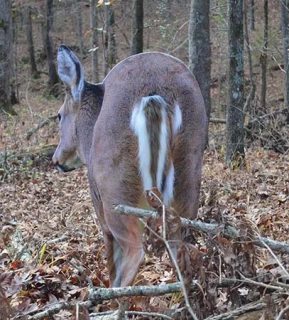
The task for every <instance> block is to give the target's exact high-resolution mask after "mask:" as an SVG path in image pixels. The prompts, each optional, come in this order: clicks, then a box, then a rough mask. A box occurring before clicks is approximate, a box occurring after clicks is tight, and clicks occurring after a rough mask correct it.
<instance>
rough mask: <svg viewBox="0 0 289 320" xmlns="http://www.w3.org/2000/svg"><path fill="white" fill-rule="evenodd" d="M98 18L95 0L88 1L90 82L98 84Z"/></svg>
mask: <svg viewBox="0 0 289 320" xmlns="http://www.w3.org/2000/svg"><path fill="white" fill-rule="evenodd" d="M97 25H98V18H97V8H96V0H90V29H91V37H90V42H91V43H90V45H91V48H90V52H91V57H92V60H91V61H92V82H94V83H98V82H99V71H98V31H97Z"/></svg>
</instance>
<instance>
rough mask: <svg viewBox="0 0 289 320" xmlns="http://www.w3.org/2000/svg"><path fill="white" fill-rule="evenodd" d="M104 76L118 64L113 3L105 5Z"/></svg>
mask: <svg viewBox="0 0 289 320" xmlns="http://www.w3.org/2000/svg"><path fill="white" fill-rule="evenodd" d="M104 14H105V34H104V76H106V75H107V73H108V71H109V70H110V69H111V68H112V67H113V66H114V65H115V64H116V40H115V31H114V9H113V6H112V5H111V4H105V5H104Z"/></svg>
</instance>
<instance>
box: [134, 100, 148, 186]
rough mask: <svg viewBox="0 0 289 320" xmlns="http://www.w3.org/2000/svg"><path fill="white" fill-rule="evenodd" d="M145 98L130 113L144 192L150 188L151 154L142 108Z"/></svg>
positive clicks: (144, 104)
mask: <svg viewBox="0 0 289 320" xmlns="http://www.w3.org/2000/svg"><path fill="white" fill-rule="evenodd" d="M146 101H147V100H145V98H143V99H142V100H141V102H140V104H139V105H136V106H135V108H134V109H133V112H132V117H131V122H130V126H131V129H132V130H133V131H134V133H135V134H136V136H137V137H138V157H139V170H140V173H141V176H142V180H143V187H144V189H145V190H147V189H151V188H152V183H153V182H152V177H151V170H150V166H151V153H150V144H149V136H148V132H147V125H146V116H145V114H144V112H143V108H144V107H145V106H146Z"/></svg>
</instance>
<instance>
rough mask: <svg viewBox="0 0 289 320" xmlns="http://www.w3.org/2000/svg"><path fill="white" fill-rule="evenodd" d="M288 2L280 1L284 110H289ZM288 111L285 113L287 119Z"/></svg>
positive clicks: (286, 0)
mask: <svg viewBox="0 0 289 320" xmlns="http://www.w3.org/2000/svg"><path fill="white" fill-rule="evenodd" d="M288 5H289V1H288V0H282V1H281V26H282V39H283V59H284V70H285V75H284V82H285V84H284V108H285V109H289V70H288V67H289V66H288V53H289V51H288V50H289V31H288V22H289V21H288ZM288 115H289V110H288V112H287V118H288Z"/></svg>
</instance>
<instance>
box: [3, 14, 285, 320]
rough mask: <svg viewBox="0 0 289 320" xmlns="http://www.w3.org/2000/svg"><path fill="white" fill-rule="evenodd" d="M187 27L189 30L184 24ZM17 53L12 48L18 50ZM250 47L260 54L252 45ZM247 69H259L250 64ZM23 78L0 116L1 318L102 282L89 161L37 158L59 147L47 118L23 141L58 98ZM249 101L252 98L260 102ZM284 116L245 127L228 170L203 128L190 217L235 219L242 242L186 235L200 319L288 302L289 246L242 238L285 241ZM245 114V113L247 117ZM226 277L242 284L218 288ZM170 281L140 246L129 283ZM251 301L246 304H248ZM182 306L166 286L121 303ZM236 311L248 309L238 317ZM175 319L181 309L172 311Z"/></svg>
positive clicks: (221, 141)
mask: <svg viewBox="0 0 289 320" xmlns="http://www.w3.org/2000/svg"><path fill="white" fill-rule="evenodd" d="M273 9H274V8H272V10H273ZM274 10H275V9H274ZM182 16H184V14H183V13H182ZM124 20H126V19H124ZM213 22H214V20H213ZM61 23H62V22H61ZM215 23H216V22H215ZM276 24H277V23H276ZM278 25H279V20H278ZM129 27H130V26H129ZM183 31H184V30H183ZM65 32H66V33H67V34H68V31H65ZM184 33H185V36H187V35H186V34H187V31H186V30H185V31H184ZM223 36H224V35H223ZM71 37H74V36H73V34H71ZM226 37H227V35H226ZM226 37H224V38H225V39H227V38H226ZM176 38H177V37H176ZM212 38H213V37H212ZM215 38H216V39H218V41H217V42H216V43H215V47H214V48H213V50H212V52H213V54H215V55H217V54H219V51H220V50H221V49H222V51H221V54H220V56H221V57H222V61H221V63H215V64H214V65H213V71H212V74H213V79H217V80H219V83H218V84H217V86H214V87H213V88H212V90H211V93H212V101H213V110H212V111H213V113H212V116H213V117H217V118H222V117H224V109H225V102H224V101H225V96H226V84H225V83H224V82H222V81H221V79H223V78H224V79H225V74H223V72H225V71H224V70H226V68H225V65H224V64H225V62H226V59H224V56H225V54H227V53H226V48H225V46H224V47H222V48H221V45H222V46H223V42H224V43H225V41H227V40H222V39H220V38H219V37H215ZM275 38H276V39H277V37H275ZM275 38H274V39H275ZM159 39H160V41H161V42H162V41H163V39H162V38H161V37H159ZM22 41H23V40H22ZM276 41H277V40H276ZM24 42H25V41H23V43H24ZM22 49H23V48H19V50H18V51H19V52H20V53H21V52H22V51H23V52H25V50H24V49H23V50H22ZM182 50H183V51H184V52H185V53H184V54H183V56H181V57H180V58H181V59H183V57H186V58H187V50H185V49H184V48H183V49H182ZM254 52H255V55H256V56H258V55H259V51H258V50H255V51H253V53H254ZM122 54H123V55H124V52H123V53H122ZM214 59H215V60H216V56H215V57H213V59H212V61H214ZM88 60H89V59H87V60H86V62H85V63H86V64H87V65H88V64H89V61H88ZM268 60H269V59H268ZM216 61H217V62H218V61H219V62H220V60H216ZM185 62H187V61H185ZM270 63H271V64H273V62H272V61H271V62H270ZM24 68H26V69H28V66H27V65H25V66H24ZM254 68H255V70H254V72H255V74H257V73H258V72H259V71H260V70H259V66H255V67H254ZM86 69H87V68H86ZM20 73H21V72H20ZM218 73H219V74H218ZM27 74H28V70H25V71H24V72H23V73H22V75H21V79H19V81H20V83H21V84H22V85H21V87H20V88H19V99H20V103H19V104H17V105H15V106H14V107H15V110H16V112H17V113H18V116H15V117H10V116H7V115H0V319H1V320H2V319H8V313H10V316H11V317H10V318H12V317H13V316H14V317H15V319H17V316H18V319H25V316H24V314H27V313H29V312H30V313H31V314H33V312H34V313H35V312H37V311H40V310H44V309H47V308H48V307H53V306H54V305H55V304H56V303H58V302H62V301H66V302H69V303H71V304H77V303H78V302H82V301H86V300H87V297H88V288H89V285H90V284H92V285H93V286H95V287H107V286H108V272H107V267H106V259H105V250H104V243H103V239H102V234H101V230H100V228H99V224H98V221H97V219H96V217H95V214H94V210H93V207H92V203H91V199H90V195H89V190H88V180H87V172H86V168H85V167H82V168H80V169H78V170H75V171H72V172H69V173H65V174H64V173H60V172H58V171H57V170H56V169H55V167H54V166H53V165H52V163H51V155H50V156H48V157H45V156H42V155H41V152H42V151H43V150H44V149H45V147H46V146H55V145H57V143H58V123H57V121H56V120H51V122H50V123H49V124H48V125H46V126H44V127H43V128H41V129H40V130H38V131H37V132H36V133H35V134H33V135H32V136H31V137H30V139H27V135H28V133H29V132H30V130H31V129H32V128H36V127H37V125H38V124H39V123H41V122H42V121H43V120H45V119H47V118H48V117H51V116H54V115H56V114H57V111H58V109H59V108H60V106H61V104H62V101H63V99H62V98H63V97H59V98H58V99H56V98H53V97H51V96H48V95H47V92H45V91H46V90H45V88H46V81H47V78H46V76H45V75H43V74H42V75H41V78H40V79H37V80H33V79H30V77H28V76H27ZM246 77H247V78H248V74H246ZM217 80H216V81H217ZM267 80H268V82H267V89H268V91H267V105H268V106H269V107H268V110H267V113H270V112H272V111H275V110H278V109H282V107H283V102H282V101H281V100H282V98H283V94H280V92H281V90H280V88H283V74H282V73H281V72H280V71H276V70H275V69H274V70H273V69H272V68H270V66H268V79H267ZM258 81H259V79H258V78H257V79H256V83H258ZM247 89H248V88H247ZM256 96H257V95H256ZM257 99H258V97H257V98H256V99H255V101H253V103H252V105H254V106H258V105H259V104H260V103H259V101H257ZM256 113H258V112H256ZM281 118H282V116H280V114H278V115H276V116H274V117H273V118H270V121H268V122H266V123H265V124H264V123H263V122H262V125H261V126H260V127H257V128H254V130H251V131H250V129H248V131H247V138H246V146H247V148H246V166H245V167H244V168H243V169H235V170H233V169H232V168H230V167H228V166H227V165H226V164H225V161H224V158H225V125H223V124H215V123H211V124H210V133H209V136H210V137H209V146H208V148H207V150H206V151H205V154H204V167H203V180H202V186H201V197H200V209H199V217H198V219H199V220H200V221H205V222H217V223H223V224H225V225H232V226H234V227H235V228H236V229H237V230H239V231H240V233H241V234H243V235H245V238H246V239H247V240H244V239H243V238H242V239H235V240H228V239H226V238H225V237H224V236H223V234H222V232H221V230H220V232H219V233H218V234H217V235H215V236H210V235H208V234H205V233H201V232H195V233H193V238H194V242H193V243H194V247H195V248H196V249H197V251H198V254H201V255H202V261H200V260H198V261H197V258H196V257H195V259H196V260H195V262H196V263H195V265H196V266H195V268H194V269H193V275H192V276H193V278H194V279H197V280H198V281H199V284H200V285H199V287H198V288H197V289H194V290H192V292H189V300H190V302H191V306H192V308H193V310H194V311H195V313H196V314H197V317H198V318H199V319H205V318H207V319H210V318H209V317H211V316H213V315H218V314H224V313H226V312H229V313H232V312H233V310H235V309H237V310H239V309H240V308H241V307H242V306H243V307H244V308H245V309H244V310H243V311H240V312H239V313H237V314H236V315H235V316H234V317H233V316H232V315H231V317H230V316H227V317H225V316H223V317H220V318H219V319H232V318H235V319H239V320H241V319H243V320H244V319H250V320H255V319H256V320H257V319H276V317H277V315H278V314H279V313H280V312H281V310H284V308H286V306H288V305H289V301H288V299H287V297H288V284H287V283H288V278H289V275H288V272H287V270H288V265H289V259H288V253H282V252H280V251H272V250H270V249H268V248H267V249H261V248H260V247H257V246H253V245H252V243H251V242H250V240H251V239H252V238H258V237H259V236H262V237H267V238H270V239H274V240H276V241H280V242H285V243H289V171H288V168H289V155H288V152H289V148H288V146H289V145H288V141H289V134H288V132H289V130H288V129H289V128H288V124H287V123H286V121H284V119H281ZM249 120H251V119H249V118H248V117H246V125H247V124H248V122H249ZM262 126H263V127H262ZM39 152H40V153H39ZM191 259H194V258H192V257H191ZM193 261H194V260H193ZM232 278H233V279H238V280H239V282H236V283H233V284H232V283H231V284H230V283H229V284H227V285H224V286H222V285H221V284H222V283H223V282H224V281H225V280H229V279H232ZM175 281H176V276H175V272H174V271H173V269H172V267H171V263H170V261H169V259H168V256H167V255H166V254H164V255H163V256H161V257H157V256H155V255H154V254H151V253H150V254H149V253H148V254H146V257H145V261H144V263H143V265H142V267H141V269H140V271H139V273H138V275H137V277H136V280H135V283H134V284H135V285H145V284H146V285H156V284H167V283H172V282H175ZM241 281H243V282H242V283H241ZM252 303H255V304H254V305H253V307H251V309H246V305H251V304H252ZM184 305H185V303H184V297H183V295H182V294H179V293H175V294H167V295H164V296H157V297H148V298H144V297H142V298H140V297H135V298H132V299H131V301H130V306H129V310H131V311H133V310H135V311H147V312H158V313H161V314H163V315H164V314H167V315H171V314H172V312H173V311H175V310H180V309H181V308H182V307H184ZM112 306H113V303H110V302H108V301H107V302H103V303H101V304H99V305H98V306H97V307H96V308H95V311H107V310H110V309H112ZM82 311H83V310H82ZM243 313H245V316H244V317H243V318H241V316H240V315H241V314H243ZM77 316H78V318H77ZM286 316H287V315H286ZM53 317H54V319H76V318H77V319H80V320H82V319H87V314H85V312H84V311H83V314H82V315H80V314H78V315H76V311H75V309H74V310H73V311H67V310H62V311H61V312H59V313H58V314H57V315H54V316H53ZM288 317H289V315H288ZM135 318H136V317H135ZM137 319H151V318H150V317H149V316H148V317H145V316H142V317H140V316H139V317H138V318H137ZM176 319H182V317H181V316H178V315H177V316H176ZM189 319H190V318H189ZM216 319H217V318H214V320H216ZM284 319H285V318H284Z"/></svg>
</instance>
